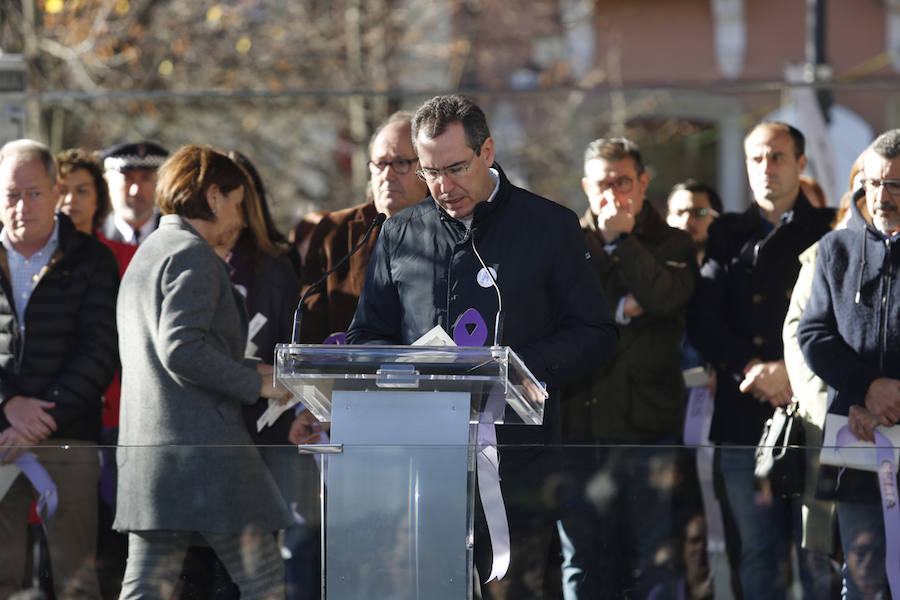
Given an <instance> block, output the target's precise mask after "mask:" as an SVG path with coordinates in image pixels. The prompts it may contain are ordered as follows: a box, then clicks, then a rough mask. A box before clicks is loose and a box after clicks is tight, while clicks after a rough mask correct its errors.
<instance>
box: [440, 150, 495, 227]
mask: <svg viewBox="0 0 900 600" xmlns="http://www.w3.org/2000/svg"><path fill="white" fill-rule="evenodd" d="M491 168H492V169H494V170H496V171H497V173H498V174H499V175H500V186H499V187H498V188H497V194H496V195H495V196H494V199H493V200H492V201H490V202H479V203H478V204H476V205H475V209H474V210H473V211H472V229H477V228H478V227H479V226H480V225H483V224H484V223H485V222H486V221H489V220H490V219H491V216H492V215H494V214H495V213H496V212H497V211H498V210H499V209H500V207H501V206H503V205H504V204H506V202H507V200H508V199H509V197H510V195H511V194H512V188H513V185H512V183H510V181H509V179H507V178H506V173H504V172H503V168H502V167H501V166H500V165H499V164H497V163H496V162H495V163H494V164H492V165H491ZM425 200H426V202H431V204H432V205H433V206H434V207H435V208H436V209H437V211H438V213H439V214H440V215H441V220H442V221H450V222H453V223H458V224H459V226H460V227H465V226H464V225H463V224H462V221H460V220H459V219H454V218H453V217H451V216H450V215H449V214H448V213H447V211H445V210H444V209H443V207H441V205H440V204H438V203H437V201H436V200H435V199H434V198H433V197H432V196H430V195H429V196H428V198H426V199H425Z"/></svg>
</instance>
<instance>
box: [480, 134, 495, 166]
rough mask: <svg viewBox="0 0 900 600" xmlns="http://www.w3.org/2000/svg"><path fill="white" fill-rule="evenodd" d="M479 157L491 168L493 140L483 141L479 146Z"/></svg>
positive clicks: (492, 162)
mask: <svg viewBox="0 0 900 600" xmlns="http://www.w3.org/2000/svg"><path fill="white" fill-rule="evenodd" d="M481 157H482V158H483V159H484V162H486V163H487V166H491V165H492V164H494V139H493V138H488V139H486V140H484V143H483V144H482V145H481Z"/></svg>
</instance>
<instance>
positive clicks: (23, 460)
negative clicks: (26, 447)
mask: <svg viewBox="0 0 900 600" xmlns="http://www.w3.org/2000/svg"><path fill="white" fill-rule="evenodd" d="M13 464H15V465H16V466H17V467H18V468H19V469H20V470H21V471H22V473H24V474H25V477H27V478H28V481H30V482H31V485H32V486H34V489H35V491H37V493H38V500H37V513H38V516H39V517H40V518H41V521H46V520H47V519H49V518H50V517H52V516H53V515H54V514H55V513H56V507H57V506H58V505H59V496H57V493H56V484H55V483H53V480H52V479H50V474H49V473H47V470H46V469H45V468H44V467H42V466H41V463H39V462H38V459H37V457H36V456H35V455H34V454H32V453H31V452H26V453H25V454H23V455H22V456H20V457H19V458H17V459H16V460H15V461H13Z"/></svg>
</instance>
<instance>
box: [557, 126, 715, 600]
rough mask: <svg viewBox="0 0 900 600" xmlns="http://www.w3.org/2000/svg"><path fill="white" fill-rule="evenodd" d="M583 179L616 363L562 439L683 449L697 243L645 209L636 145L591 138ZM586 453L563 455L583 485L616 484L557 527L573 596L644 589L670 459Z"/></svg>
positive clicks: (636, 452) (566, 584)
mask: <svg viewBox="0 0 900 600" xmlns="http://www.w3.org/2000/svg"><path fill="white" fill-rule="evenodd" d="M584 171H585V176H584V178H583V179H582V187H583V188H584V191H585V194H586V195H587V197H588V201H589V203H590V209H589V210H588V211H587V213H586V214H585V216H584V218H583V219H582V221H581V223H582V228H583V230H584V233H585V238H586V241H587V245H588V248H589V249H590V252H591V256H592V261H593V264H594V266H595V268H596V269H597V274H598V275H599V277H600V280H601V281H602V283H603V286H604V289H603V291H604V294H605V296H606V298H607V301H608V302H609V303H610V308H611V309H612V311H613V312H614V314H615V317H616V323H617V325H618V327H619V336H620V337H619V347H618V350H617V352H616V356H615V358H614V359H613V360H612V361H611V362H609V363H606V364H603V365H598V367H597V369H596V370H595V371H593V372H592V373H590V374H589V375H588V376H587V377H585V378H584V379H583V380H582V381H581V382H579V383H578V384H577V385H575V386H573V387H572V389H571V390H570V393H569V394H568V395H567V397H566V399H565V400H564V406H565V408H564V409H563V435H564V440H565V441H566V442H567V443H575V444H585V443H587V444H600V445H613V446H615V445H617V444H642V445H648V444H649V445H660V444H674V443H677V442H678V441H679V434H680V432H681V427H682V423H683V421H684V406H685V391H684V381H683V379H682V374H681V338H682V335H683V333H684V322H685V307H686V306H687V304H688V301H689V300H690V299H691V296H692V295H693V293H694V286H695V285H696V281H697V277H698V272H697V259H696V251H695V249H694V244H693V240H692V239H691V237H690V235H688V234H687V233H685V232H683V231H679V230H677V229H674V228H672V227H669V226H668V225H666V223H665V221H664V220H663V218H662V217H661V216H660V215H659V213H658V212H657V211H656V209H654V208H653V206H651V204H650V202H648V201H646V192H647V186H648V184H649V181H650V178H649V175H648V174H647V173H646V171H645V170H644V164H643V160H642V158H641V154H640V150H639V149H638V147H637V145H635V144H634V143H633V142H631V141H629V140H627V139H624V138H612V139H598V140H595V141H594V142H592V143H591V144H590V145H589V146H588V148H587V151H586V152H585V160H584ZM588 453H589V456H584V455H581V454H579V455H578V456H577V457H576V456H575V454H576V451H575V450H571V451H569V452H568V453H567V458H570V459H573V460H574V462H576V463H577V464H578V465H579V467H578V468H579V469H580V473H577V474H576V478H575V479H576V481H578V482H579V486H580V485H584V484H586V483H588V482H589V481H590V480H591V479H595V480H596V477H597V475H598V474H600V475H602V476H608V477H611V478H612V481H613V482H614V489H615V490H616V491H615V494H613V495H612V497H608V498H603V499H600V498H595V497H590V493H589V492H585V494H584V496H580V497H577V498H576V499H575V500H574V501H573V503H572V506H573V507H575V508H573V510H571V511H570V512H569V514H568V515H567V517H566V518H564V519H563V521H561V523H560V535H561V538H562V545H563V558H564V562H563V591H564V595H565V598H566V600H571V599H577V598H606V597H614V596H616V595H618V594H619V593H620V592H621V591H622V590H624V589H633V586H634V585H640V584H641V575H642V574H643V573H644V572H646V570H647V569H648V568H649V567H650V566H651V565H652V560H653V555H654V554H655V553H656V551H657V550H658V549H659V548H660V546H662V545H663V544H664V543H665V542H666V540H667V538H668V535H669V512H670V498H671V487H670V486H669V484H667V483H666V482H665V479H666V478H665V475H666V474H667V473H671V472H672V471H671V470H672V469H673V468H674V466H673V456H672V452H671V451H668V450H666V449H663V448H615V447H613V448H612V449H610V448H609V447H601V448H597V449H591V450H589V451H588ZM585 467H587V468H585ZM595 471H596V473H595ZM651 475H653V477H652V478H651ZM660 475H663V476H662V477H660ZM584 489H585V490H590V489H592V488H591V487H589V486H587V485H585V488H584ZM594 489H595V488H594ZM648 514H652V515H653V518H652V519H648V518H647V515H648ZM632 577H634V580H632Z"/></svg>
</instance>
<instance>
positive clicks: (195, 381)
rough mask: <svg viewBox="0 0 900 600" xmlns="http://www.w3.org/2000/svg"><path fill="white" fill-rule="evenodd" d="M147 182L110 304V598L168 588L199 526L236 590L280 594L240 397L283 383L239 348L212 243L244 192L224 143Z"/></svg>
mask: <svg viewBox="0 0 900 600" xmlns="http://www.w3.org/2000/svg"><path fill="white" fill-rule="evenodd" d="M156 192H157V194H156V195H157V204H158V206H159V208H160V210H161V212H162V214H163V217H162V219H161V220H160V226H159V229H158V230H157V231H156V232H155V233H154V234H153V235H152V236H150V237H148V238H147V240H146V241H145V242H144V243H143V244H142V245H141V246H140V247H139V248H138V251H137V253H136V254H135V256H134V259H133V260H132V262H131V265H130V266H129V268H128V270H127V271H126V273H125V276H124V278H123V280H122V285H121V287H120V290H119V298H118V307H117V308H118V310H117V321H118V326H119V340H120V344H121V346H120V347H121V356H122V412H121V419H120V434H119V451H118V456H117V459H118V465H119V488H118V493H117V512H116V521H115V527H116V529H118V530H120V531H125V532H128V534H129V535H128V565H127V568H126V571H125V578H124V581H123V584H122V594H121V596H120V597H121V598H137V597H148V596H149V597H158V596H164V597H169V595H171V591H172V588H173V586H174V585H175V583H176V581H177V579H178V574H179V572H180V568H181V559H182V558H183V557H184V553H185V551H186V549H187V547H188V546H189V545H190V543H191V540H192V539H193V538H194V536H197V535H199V536H200V537H202V538H203V539H205V540H206V542H207V543H209V545H210V546H211V547H212V548H213V549H214V550H215V552H216V554H217V555H218V557H219V558H220V560H221V561H222V562H223V563H224V564H225V566H226V568H227V570H228V573H229V575H230V576H231V578H232V579H233V581H234V583H235V584H236V585H237V586H238V588H239V590H240V594H241V597H242V598H244V599H245V600H246V599H252V598H281V597H283V596H284V567H283V563H282V561H281V557H280V555H279V552H278V548H277V546H276V543H275V538H274V536H273V535H272V532H274V531H276V530H279V529H283V528H284V527H286V526H288V525H290V524H291V523H292V522H293V519H292V517H291V513H290V511H289V510H288V509H287V506H286V505H285V503H284V501H283V500H282V498H281V494H280V493H279V490H278V487H277V485H276V484H275V481H274V480H273V478H272V476H271V474H270V473H269V470H268V469H267V468H265V466H264V463H263V460H262V458H261V456H260V453H259V451H258V450H257V449H256V447H255V446H254V442H253V439H252V438H251V437H250V434H249V433H248V432H247V428H246V426H245V425H244V421H243V418H242V414H241V408H242V406H244V405H252V404H255V403H256V402H257V400H258V399H259V398H260V397H264V398H276V399H285V398H286V397H287V392H283V391H281V390H279V389H276V388H275V387H274V383H273V378H272V376H271V373H272V367H271V366H270V365H256V363H255V361H251V360H249V359H245V358H244V350H245V348H246V347H247V332H248V319H247V313H246V311H245V310H244V300H243V298H242V297H241V295H240V294H239V293H238V292H237V291H236V290H235V288H234V286H233V285H232V283H231V280H230V278H229V273H228V267H227V265H226V264H225V263H224V262H223V261H222V260H221V258H219V257H218V256H217V255H216V253H215V251H214V248H215V247H216V246H221V245H223V244H225V243H227V242H228V240H230V239H233V238H234V237H235V235H236V232H237V231H238V230H240V229H241V228H242V226H243V223H244V217H243V209H242V206H243V201H244V199H245V198H247V197H248V196H249V195H252V194H253V193H254V191H253V188H252V186H251V185H250V182H249V180H248V178H247V175H246V173H245V172H244V170H243V169H241V168H240V167H239V166H238V165H236V164H235V163H234V161H232V160H231V159H229V158H228V157H227V156H226V155H224V154H222V153H221V152H218V151H216V150H214V149H212V148H209V147H203V146H185V147H184V148H181V149H180V150H179V151H178V152H176V153H175V154H174V155H173V156H172V157H170V158H169V159H168V160H167V161H166V163H165V164H163V166H162V167H160V170H159V179H158V183H157V188H156ZM173 559H174V560H173Z"/></svg>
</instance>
